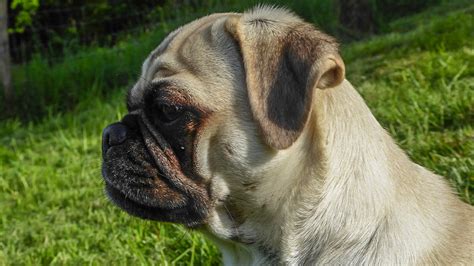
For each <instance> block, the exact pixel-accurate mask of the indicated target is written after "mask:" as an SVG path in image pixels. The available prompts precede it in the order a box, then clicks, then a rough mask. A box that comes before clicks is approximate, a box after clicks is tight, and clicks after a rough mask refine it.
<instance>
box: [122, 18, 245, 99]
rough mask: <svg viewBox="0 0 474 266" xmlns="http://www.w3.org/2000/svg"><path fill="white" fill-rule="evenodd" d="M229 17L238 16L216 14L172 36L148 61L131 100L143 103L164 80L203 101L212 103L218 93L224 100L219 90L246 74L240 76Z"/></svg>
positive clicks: (173, 33) (194, 22)
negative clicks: (227, 23)
mask: <svg viewBox="0 0 474 266" xmlns="http://www.w3.org/2000/svg"><path fill="white" fill-rule="evenodd" d="M229 16H237V14H235V13H220V14H213V15H210V16H207V17H204V18H201V19H199V20H196V21H193V22H191V23H189V24H187V25H184V26H182V27H180V28H178V29H177V30H175V31H173V32H172V33H170V34H169V35H168V36H167V37H166V38H165V39H164V40H163V41H162V42H161V44H160V45H159V46H158V47H157V48H156V49H155V50H154V51H152V52H151V53H150V55H149V56H148V58H147V59H146V60H145V61H144V63H143V65H142V73H141V76H140V78H139V80H138V81H137V83H136V84H135V85H134V87H133V88H132V89H131V91H130V94H129V96H130V99H129V101H131V102H132V104H133V102H134V103H136V104H139V103H140V102H141V101H142V98H143V97H144V95H145V92H146V90H147V89H148V88H150V86H149V85H150V84H152V83H158V82H159V81H161V80H167V81H171V83H173V84H175V85H177V86H176V87H179V88H180V89H181V90H182V91H184V92H185V93H187V94H190V95H191V96H192V97H193V98H195V100H197V101H199V102H208V101H209V95H211V96H212V95H213V94H214V93H216V94H218V95H219V96H220V97H222V96H223V94H222V92H217V91H216V90H219V88H223V87H224V85H226V84H225V83H227V82H232V81H233V80H234V79H235V78H233V76H235V75H236V74H240V75H243V73H239V71H240V72H241V71H242V70H243V67H242V66H241V65H238V66H237V65H236V64H239V62H240V59H239V54H238V51H237V48H236V45H235V43H234V42H233V41H232V40H231V38H230V37H229V35H228V33H227V32H225V30H224V23H225V20H226V19H227V18H228V17H229ZM227 85H230V86H233V85H232V84H227ZM234 85H235V84H234ZM239 85H242V84H239Z"/></svg>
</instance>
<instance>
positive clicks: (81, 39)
mask: <svg viewBox="0 0 474 266" xmlns="http://www.w3.org/2000/svg"><path fill="white" fill-rule="evenodd" d="M441 1H443V0H424V1H420V0H399V1H395V0H320V1H282V0H277V1H270V3H271V4H276V5H281V6H287V7H288V8H290V9H292V10H294V11H295V12H296V13H297V14H299V15H300V16H302V17H303V18H305V19H306V20H308V21H312V22H314V23H316V24H319V25H322V26H323V27H324V29H325V30H326V31H328V32H329V33H331V34H333V35H335V36H337V37H339V38H342V39H344V40H349V41H350V40H354V39H361V38H364V37H367V36H368V35H370V34H374V33H380V32H383V31H386V30H387V28H388V26H387V25H388V23H389V22H390V21H392V20H393V19H396V18H399V17H401V16H403V15H405V16H406V15H409V14H410V13H415V12H418V11H420V10H422V9H424V8H426V7H428V6H432V5H434V4H438V3H440V2H441ZM265 2H266V1H251V0H250V1H249V0H245V1H238V0H230V1H222V0H178V1H170V0H143V1H118V0H88V1H85V0H43V1H39V0H11V2H10V4H9V8H10V10H9V14H10V15H9V17H10V18H9V25H10V27H9V32H10V36H11V37H10V38H11V39H12V43H11V45H12V46H18V45H21V46H22V47H21V49H13V53H12V57H13V60H14V62H23V61H24V60H25V57H27V58H29V57H30V56H31V55H32V54H34V53H37V52H39V53H43V54H44V53H48V54H52V55H55V56H58V55H60V54H61V53H65V52H66V51H71V50H76V49H78V48H79V46H81V45H91V44H93V45H112V44H115V43H116V42H117V41H119V40H120V37H123V35H126V34H117V33H119V32H122V31H124V32H127V31H129V30H130V29H131V28H136V27H139V26H140V27H145V26H152V24H154V23H158V22H160V21H164V20H170V19H176V17H186V16H188V17H189V15H191V14H196V13H206V12H209V13H211V12H215V11H224V10H225V11H227V10H237V11H242V10H243V9H245V8H248V7H249V6H252V5H253V4H257V3H265ZM267 2H269V1H267ZM340 10H345V12H340ZM120 35H122V36H120Z"/></svg>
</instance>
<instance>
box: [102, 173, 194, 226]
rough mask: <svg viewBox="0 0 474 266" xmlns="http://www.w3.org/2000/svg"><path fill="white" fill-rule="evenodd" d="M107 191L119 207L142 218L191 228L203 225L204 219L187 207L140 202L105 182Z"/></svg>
mask: <svg viewBox="0 0 474 266" xmlns="http://www.w3.org/2000/svg"><path fill="white" fill-rule="evenodd" d="M105 193H106V195H107V196H108V197H109V199H110V200H111V201H112V202H113V203H115V204H116V205H117V206H118V207H119V208H121V209H122V210H124V211H126V212H127V213H128V214H130V215H132V216H135V217H138V218H141V219H145V220H153V221H161V222H172V223H181V224H184V225H185V226H187V227H190V228H193V227H197V226H200V225H202V220H201V219H199V218H198V217H195V215H193V213H192V211H190V209H189V208H187V207H176V208H165V207H157V206H152V204H147V203H144V202H138V201H137V200H133V199H131V198H130V197H127V196H126V194H125V193H124V192H122V191H120V190H119V189H116V188H115V187H114V186H112V185H111V184H109V183H107V182H106V184H105Z"/></svg>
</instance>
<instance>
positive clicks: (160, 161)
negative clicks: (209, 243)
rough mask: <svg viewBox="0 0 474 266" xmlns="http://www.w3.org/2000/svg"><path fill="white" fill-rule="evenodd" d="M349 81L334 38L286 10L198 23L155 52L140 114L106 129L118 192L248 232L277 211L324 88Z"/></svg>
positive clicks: (117, 197)
mask: <svg viewBox="0 0 474 266" xmlns="http://www.w3.org/2000/svg"><path fill="white" fill-rule="evenodd" d="M343 79H344V65H343V63H342V60H341V59H340V57H339V55H338V51H337V44H336V43H335V41H334V39H333V38H331V37H329V36H327V35H325V34H324V33H322V32H320V31H318V30H316V29H315V28H314V27H313V26H312V25H310V24H307V23H305V22H303V21H302V20H301V19H299V18H298V17H296V16H294V15H292V14H291V13H289V12H287V11H286V10H282V9H275V8H268V7H260V8H256V9H254V10H252V11H249V12H247V13H244V14H234V13H228V14H215V15H211V16H207V17H204V18H201V19H199V20H196V21H193V22H192V23H190V24H188V25H185V26H184V27H181V28H179V29H177V30H176V31H174V32H173V33H171V34H170V35H168V36H167V37H166V38H165V39H164V40H163V42H162V43H161V44H160V45H159V46H158V48H156V49H155V50H154V51H153V52H152V53H151V54H150V56H149V57H148V58H147V59H146V61H145V62H144V64H143V68H142V75H141V77H140V79H139V80H138V82H137V83H136V84H135V86H134V87H133V88H132V89H131V90H130V92H129V94H128V98H127V106H128V111H129V113H128V114H127V115H126V116H125V117H124V118H123V120H122V121H120V122H118V123H115V124H112V125H110V126H109V127H107V128H106V129H105V130H104V134H103V159H104V164H103V176H104V179H105V184H106V191H107V194H108V195H109V196H110V198H111V200H112V201H113V202H114V203H116V204H117V205H118V206H120V207H121V208H122V209H124V210H126V211H127V212H129V213H130V214H132V215H136V216H139V217H142V218H146V219H153V220H159V221H168V222H177V223H182V224H185V225H187V226H189V227H196V226H200V225H207V226H208V228H209V229H210V230H211V231H212V232H214V233H215V234H218V235H220V236H222V237H226V238H229V237H230V238H232V237H236V236H235V235H233V232H232V228H235V227H236V226H239V225H241V224H243V223H244V222H245V221H246V219H247V218H248V217H250V216H252V215H258V214H261V213H264V212H271V211H272V210H274V209H275V208H277V207H272V206H273V205H275V206H276V205H278V204H276V203H275V204H273V203H272V201H273V199H272V195H274V196H275V197H276V195H281V194H282V193H283V192H282V191H283V190H285V189H288V188H285V187H282V186H284V184H278V182H280V181H279V180H277V179H276V177H275V176H279V175H283V174H284V175H290V176H291V175H292V166H291V164H293V163H294V164H299V163H301V162H297V161H296V160H299V158H300V157H301V155H303V154H304V151H305V150H307V149H309V147H307V146H305V145H306V144H304V143H299V144H298V143H297V142H298V139H301V136H302V135H303V134H304V132H305V130H306V128H307V126H306V125H307V124H308V120H309V119H310V117H311V113H312V106H313V95H314V92H315V90H317V89H326V88H331V87H335V86H337V85H339V84H340V83H341V82H342V80H343ZM275 190H281V191H275ZM278 200H281V199H280V198H278V199H277V198H274V201H278Z"/></svg>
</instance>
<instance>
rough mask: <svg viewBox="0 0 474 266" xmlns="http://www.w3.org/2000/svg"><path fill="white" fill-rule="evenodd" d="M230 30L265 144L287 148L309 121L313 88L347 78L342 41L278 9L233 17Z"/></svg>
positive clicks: (227, 23) (276, 147)
mask: <svg viewBox="0 0 474 266" xmlns="http://www.w3.org/2000/svg"><path fill="white" fill-rule="evenodd" d="M269 9H271V8H269ZM274 13H276V14H274ZM279 13H281V14H279ZM225 28H226V30H227V31H228V32H229V33H230V34H231V35H232V37H233V38H234V39H235V40H236V41H237V43H238V45H239V46H240V51H241V55H242V58H243V61H244V67H245V73H246V81H247V90H248V96H249V100H250V106H251V109H252V114H253V116H254V119H255V120H256V121H257V122H258V124H259V125H260V128H261V131H262V132H263V136H264V139H265V141H266V143H267V144H268V145H270V146H271V147H273V148H275V149H286V148H288V147H289V146H291V145H292V144H293V142H295V141H296V139H297V138H298V137H299V135H300V134H301V132H302V130H303V128H304V127H305V125H306V123H307V120H308V117H309V114H310V112H311V105H312V98H313V94H314V89H315V88H319V89H326V88H331V87H335V86H337V85H339V84H340V83H341V82H342V81H343V80H344V63H343V62H342V59H341V58H340V56H339V54H338V46H337V43H336V42H335V40H334V39H333V38H332V37H330V36H328V35H326V34H324V33H322V32H320V31H318V30H316V29H315V28H314V27H313V26H312V25H310V24H308V23H305V22H303V21H301V20H300V19H299V18H297V17H295V16H294V15H292V14H291V13H289V12H286V11H285V10H279V9H273V10H264V11H262V10H260V13H259V10H254V11H253V12H251V13H250V14H248V13H245V14H244V15H242V16H237V15H236V16H232V17H230V18H229V19H228V20H227V21H226V24H225Z"/></svg>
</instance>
